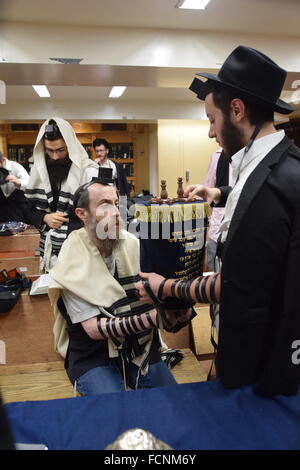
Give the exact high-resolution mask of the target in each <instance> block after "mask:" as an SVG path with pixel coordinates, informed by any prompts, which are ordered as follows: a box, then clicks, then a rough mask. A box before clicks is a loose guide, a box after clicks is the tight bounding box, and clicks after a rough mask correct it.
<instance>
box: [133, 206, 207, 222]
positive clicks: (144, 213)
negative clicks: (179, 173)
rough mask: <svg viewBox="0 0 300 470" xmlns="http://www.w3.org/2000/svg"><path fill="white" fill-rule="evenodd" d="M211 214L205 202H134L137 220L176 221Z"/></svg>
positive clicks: (204, 216)
mask: <svg viewBox="0 0 300 470" xmlns="http://www.w3.org/2000/svg"><path fill="white" fill-rule="evenodd" d="M210 215H211V207H210V205H209V204H208V203H207V202H202V201H201V202H193V203H191V204H182V203H174V204H172V205H171V204H150V205H145V204H135V215H134V216H135V218H136V219H138V221H139V222H146V223H149V222H153V223H154V222H156V223H157V222H159V223H166V222H169V223H176V222H185V221H187V220H195V219H204V218H208V217H209V216H210Z"/></svg>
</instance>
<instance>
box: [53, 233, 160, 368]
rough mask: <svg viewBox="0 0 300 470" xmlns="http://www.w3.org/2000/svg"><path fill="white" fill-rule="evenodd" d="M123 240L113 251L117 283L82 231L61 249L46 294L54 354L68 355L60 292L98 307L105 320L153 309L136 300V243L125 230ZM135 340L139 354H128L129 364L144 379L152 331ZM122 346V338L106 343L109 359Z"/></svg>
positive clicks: (143, 333) (72, 234)
mask: <svg viewBox="0 0 300 470" xmlns="http://www.w3.org/2000/svg"><path fill="white" fill-rule="evenodd" d="M122 237H123V238H124V239H123V242H122V243H121V244H120V246H119V247H118V248H116V250H115V258H116V267H117V272H118V280H116V279H115V278H114V277H113V276H112V275H111V273H110V272H109V270H108V268H107V266H106V264H105V262H104V261H103V258H102V256H101V254H100V252H99V250H98V248H97V247H96V245H95V244H94V243H93V242H92V241H91V240H90V238H89V237H88V234H87V232H86V230H85V228H82V229H80V230H75V231H74V232H72V233H71V234H70V235H69V237H68V239H67V240H66V241H65V243H64V244H63V246H62V248H61V251H60V253H59V255H58V260H57V262H56V264H55V266H54V268H53V269H52V270H51V271H50V275H51V278H52V282H51V284H50V286H49V290H48V293H49V298H50V301H51V304H52V306H53V308H54V314H55V324H54V329H53V332H54V344H55V350H56V351H57V352H59V353H60V354H61V355H62V356H63V357H65V356H66V352H67V347H68V333H67V331H66V322H65V320H64V319H63V317H62V315H61V314H60V312H59V309H58V306H57V302H58V299H59V297H60V295H61V290H62V289H66V290H68V291H70V292H73V293H74V294H76V295H77V296H79V297H80V298H82V299H83V300H85V301H87V302H89V303H90V304H92V305H97V306H98V308H99V313H101V314H103V315H104V316H106V317H107V318H114V317H116V316H118V315H120V316H128V315H138V314H142V313H144V312H147V311H149V310H151V308H153V307H151V306H149V305H146V304H144V303H142V302H141V301H140V300H139V299H138V297H137V293H136V289H135V285H134V283H135V282H137V281H138V280H139V276H138V273H139V271H140V266H139V258H140V256H139V240H138V239H137V238H136V237H135V236H134V235H132V234H130V233H129V232H126V231H125V230H122ZM137 339H138V342H139V346H140V350H141V351H142V353H141V354H139V355H136V353H135V352H134V351H131V357H130V360H131V361H132V362H133V363H134V364H136V365H137V366H138V367H139V368H140V373H141V374H142V375H145V374H146V373H147V372H148V365H149V353H150V348H151V344H152V340H153V330H146V331H145V332H141V333H138V334H137ZM123 342H124V338H116V340H111V339H108V345H109V348H108V350H109V356H110V357H111V358H115V357H118V356H119V355H121V352H122V345H123Z"/></svg>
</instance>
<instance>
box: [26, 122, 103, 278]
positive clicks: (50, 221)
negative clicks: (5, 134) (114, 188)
mask: <svg viewBox="0 0 300 470" xmlns="http://www.w3.org/2000/svg"><path fill="white" fill-rule="evenodd" d="M33 161H34V165H33V167H32V169H31V172H30V179H29V183H28V186H27V189H26V193H25V194H26V197H27V199H28V202H29V203H30V206H31V208H32V210H33V213H34V225H35V226H36V227H38V228H39V230H40V234H41V237H40V246H39V250H40V256H41V269H43V270H45V271H48V270H49V269H51V267H53V266H54V264H55V262H56V258H57V255H58V253H59V251H60V248H61V246H62V244H63V242H64V240H65V239H66V238H67V236H68V234H69V233H70V232H72V231H73V230H76V229H78V228H80V227H81V225H80V224H79V223H78V219H77V217H76V216H75V215H74V214H73V195H74V193H75V191H76V189H77V188H78V187H79V186H80V185H81V184H82V182H84V181H86V180H87V168H90V167H95V168H98V165H97V164H96V163H94V162H93V161H92V160H91V159H89V157H88V154H87V153H86V151H85V149H84V148H83V146H82V145H81V143H80V142H79V140H78V139H77V137H76V134H75V131H74V129H73V128H72V126H71V125H70V124H69V123H68V122H67V121H65V120H64V119H62V118H58V117H55V118H50V119H48V120H47V121H45V122H44V123H43V124H42V126H41V128H40V131H39V134H38V136H37V140H36V143H35V147H34V151H33Z"/></svg>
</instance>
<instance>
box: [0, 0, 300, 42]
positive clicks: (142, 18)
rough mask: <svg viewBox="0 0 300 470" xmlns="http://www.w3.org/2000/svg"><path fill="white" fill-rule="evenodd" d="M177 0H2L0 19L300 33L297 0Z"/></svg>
mask: <svg viewBox="0 0 300 470" xmlns="http://www.w3.org/2000/svg"><path fill="white" fill-rule="evenodd" d="M177 3H178V0H85V1H82V0H1V1H0V18H1V20H2V21H25V22H38V23H55V24H75V25H76V24H78V25H79V24H80V25H93V26H116V27H135V28H136V27H138V28H168V29H189V30H202V31H227V32H244V33H246V32H250V33H262V34H277V35H292V36H300V28H299V19H300V1H299V0H211V1H210V3H209V4H208V6H207V7H206V9H205V10H199V11H196V10H182V9H178V8H175V6H176V5H177Z"/></svg>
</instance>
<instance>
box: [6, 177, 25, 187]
mask: <svg viewBox="0 0 300 470" xmlns="http://www.w3.org/2000/svg"><path fill="white" fill-rule="evenodd" d="M5 181H8V182H9V183H13V184H14V185H15V186H16V187H17V188H20V186H21V180H19V179H18V178H16V177H15V176H14V175H8V176H7V177H6V178H5Z"/></svg>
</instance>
